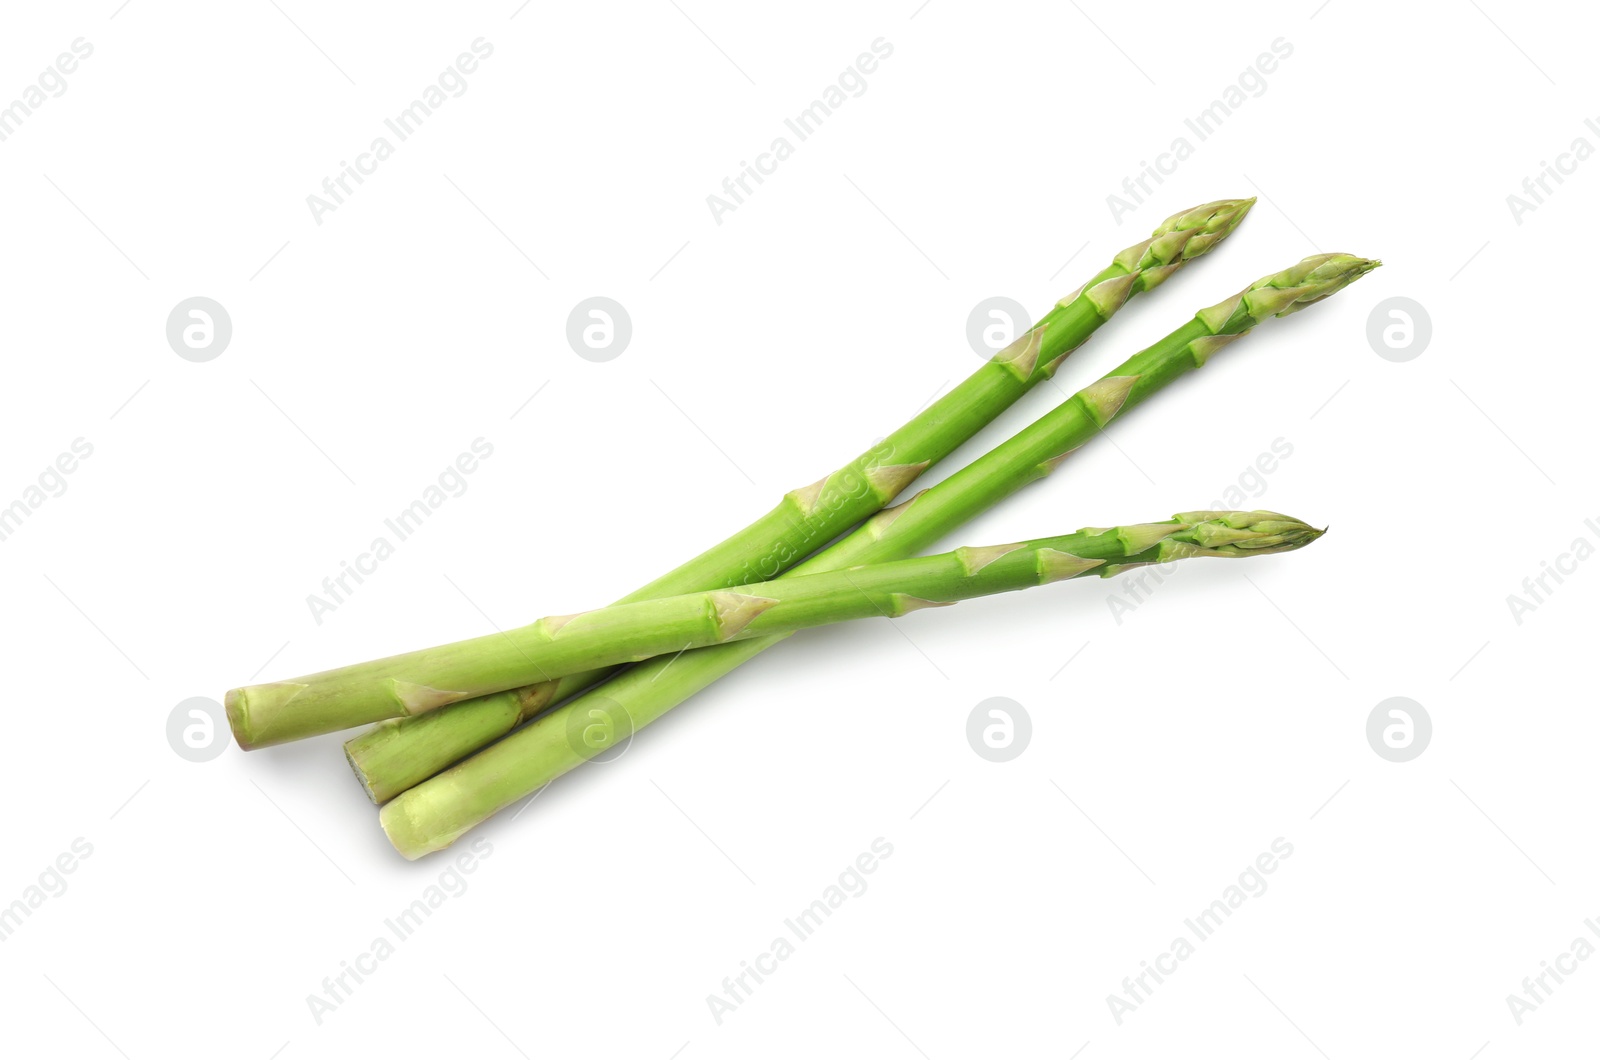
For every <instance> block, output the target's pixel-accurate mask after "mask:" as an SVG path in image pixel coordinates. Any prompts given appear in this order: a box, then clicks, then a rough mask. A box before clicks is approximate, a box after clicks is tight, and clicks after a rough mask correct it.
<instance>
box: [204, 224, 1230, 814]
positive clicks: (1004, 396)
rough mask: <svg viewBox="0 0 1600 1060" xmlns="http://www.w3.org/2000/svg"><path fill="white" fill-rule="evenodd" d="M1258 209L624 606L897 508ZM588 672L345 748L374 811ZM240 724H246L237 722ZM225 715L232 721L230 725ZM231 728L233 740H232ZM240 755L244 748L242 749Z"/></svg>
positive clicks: (1151, 255)
mask: <svg viewBox="0 0 1600 1060" xmlns="http://www.w3.org/2000/svg"><path fill="white" fill-rule="evenodd" d="M1254 204H1255V200H1254V199H1234V200H1223V201H1220V202H1213V203H1207V204H1205V205H1203V206H1197V207H1195V208H1194V209H1191V210H1185V211H1183V212H1182V213H1178V214H1175V215H1173V216H1172V217H1170V218H1168V219H1167V220H1166V221H1164V222H1162V224H1161V225H1160V226H1159V227H1157V229H1156V230H1155V232H1154V233H1153V234H1152V236H1151V238H1150V239H1148V240H1146V241H1144V242H1142V243H1138V244H1135V245H1134V246H1131V247H1128V248H1127V249H1126V250H1124V251H1122V252H1121V253H1119V254H1118V255H1117V256H1116V258H1115V259H1114V260H1113V261H1112V263H1111V265H1109V266H1108V267H1107V268H1105V269H1104V270H1102V271H1101V272H1100V273H1098V274H1097V275H1095V276H1094V277H1093V278H1092V279H1090V280H1089V282H1088V283H1087V284H1085V285H1084V286H1083V287H1082V288H1080V289H1079V290H1078V291H1077V292H1075V293H1074V294H1072V295H1069V296H1068V297H1066V298H1063V299H1062V300H1061V302H1060V303H1059V304H1058V305H1057V306H1056V307H1054V308H1053V309H1051V310H1050V312H1049V313H1047V314H1046V315H1045V316H1044V317H1042V318H1041V319H1040V320H1039V321H1038V323H1036V324H1035V325H1034V326H1033V327H1032V328H1031V329H1030V330H1029V331H1028V332H1027V334H1025V335H1023V336H1022V337H1021V338H1019V339H1018V340H1017V341H1016V342H1015V343H1013V344H1012V345H1011V346H1009V347H1008V348H1006V349H1005V350H1002V351H1001V352H1000V353H999V354H997V355H996V356H995V358H994V359H993V360H992V361H990V362H989V363H988V364H986V365H984V367H982V368H980V369H979V370H978V371H977V372H976V373H974V375H973V376H972V377H971V378H969V379H968V380H967V381H966V382H964V383H962V384H961V385H960V386H958V387H957V388H955V389H954V390H952V391H951V392H950V393H949V394H947V395H946V396H945V397H943V398H941V399H940V400H939V401H937V402H935V403H934V404H933V405H932V406H930V407H929V408H928V409H927V410H925V411H924V412H922V413H921V414H920V415H918V416H917V417H916V418H915V419H913V420H912V421H911V422H909V423H907V424H906V425H905V426H904V427H902V428H900V429H899V430H898V431H896V432H895V433H894V434H892V435H890V436H889V437H888V438H886V439H885V440H884V442H883V443H882V444H881V445H880V446H878V447H877V448H875V449H874V450H873V451H871V452H870V453H867V454H863V456H861V457H860V458H858V459H857V460H856V461H854V462H853V463H851V464H849V465H846V466H845V467H844V468H842V469H840V470H839V471H836V472H834V474H832V475H830V476H828V477H827V478H825V479H823V480H822V481H820V482H818V483H817V484H816V485H814V486H810V487H807V488H806V489H803V490H797V491H795V492H794V493H791V494H789V495H788V496H786V497H785V498H784V499H783V501H782V503H780V504H779V506H778V507H777V508H776V509H774V511H773V512H772V513H769V514H768V515H767V516H765V517H764V518H763V519H761V520H758V521H757V523H755V524H752V525H751V527H749V528H747V529H746V530H744V531H741V532H740V533H739V534H736V535H735V536H734V537H732V538H729V539H728V541H725V542H723V543H722V544H721V545H718V546H716V547H715V548H713V549H712V550H711V551H709V552H707V553H704V554H702V555H701V556H699V557H697V558H696V559H694V560H692V561H690V562H689V563H688V564H685V565H684V566H682V567H679V568H678V569H677V570H675V571H673V572H671V573H670V574H667V575H665V576H663V577H661V578H658V579H656V580H655V581H654V582H651V583H650V584H649V585H646V586H644V587H643V588H641V589H640V590H638V591H637V592H635V593H633V594H631V595H630V596H627V597H624V598H623V600H622V601H620V602H624V603H626V602H633V601H637V600H645V599H652V598H655V597H659V596H665V595H675V594H678V593H686V592H695V591H699V590H704V589H714V588H723V587H726V586H730V585H736V584H739V583H741V582H752V581H760V580H762V579H766V578H771V577H774V576H775V575H776V574H778V573H779V572H780V571H782V570H784V569H785V568H787V567H789V566H792V565H793V564H794V563H796V562H797V561H799V560H800V559H801V558H802V557H804V556H805V555H806V554H808V553H810V552H812V551H814V550H815V549H816V548H817V547H819V546H820V545H822V544H823V543H825V542H827V541H829V540H831V539H832V538H833V537H836V536H837V535H838V534H839V533H841V532H843V531H844V530H846V529H848V528H849V527H850V526H853V525H855V524H856V523H857V522H859V521H860V520H861V519H864V518H866V517H867V516H868V515H870V514H872V513H873V512H874V511H877V510H878V509H880V508H881V507H882V506H883V505H884V504H887V503H888V502H889V501H890V500H892V499H893V497H894V495H895V494H897V493H898V492H899V491H900V489H901V488H903V486H904V485H905V484H906V483H907V482H909V481H910V479H911V478H912V477H914V476H915V474H916V473H917V472H919V471H920V470H922V469H923V468H925V467H927V466H928V465H930V464H932V463H935V462H937V461H938V460H940V459H942V458H943V457H944V456H946V455H948V454H949V453H950V452H951V451H953V450H954V449H955V447H956V446H958V445H960V444H961V443H962V442H965V441H966V440H967V439H968V438H970V437H971V436H972V435H973V434H975V433H976V432H977V431H978V429H979V428H981V427H983V426H984V425H985V424H987V423H988V422H989V421H990V420H992V419H993V418H994V417H995V416H997V415H999V413H1000V412H1002V411H1004V410H1005V409H1006V408H1008V407H1009V406H1010V405H1011V404H1012V403H1013V402H1015V401H1016V400H1017V398H1019V397H1020V396H1021V395H1022V394H1023V393H1025V392H1026V391H1027V390H1028V389H1029V388H1030V387H1032V386H1034V385H1036V384H1037V383H1039V382H1041V381H1043V380H1044V379H1046V378H1049V377H1050V375H1052V374H1053V373H1054V372H1055V370H1056V368H1057V367H1058V366H1059V365H1060V363H1061V361H1062V359H1063V358H1064V357H1065V356H1066V355H1067V354H1068V353H1070V352H1071V351H1072V350H1073V349H1075V348H1077V346H1079V345H1080V344H1081V343H1083V342H1084V341H1085V340H1086V339H1087V338H1088V337H1089V336H1090V335H1091V334H1092V333H1093V332H1094V330H1095V329H1096V328H1098V327H1099V326H1100V324H1102V323H1103V322H1104V321H1105V320H1106V319H1108V318H1109V317H1110V316H1111V314H1112V313H1114V312H1115V311H1116V310H1117V308H1118V307H1120V306H1121V305H1122V304H1123V302H1124V300H1125V299H1126V298H1128V297H1131V296H1132V295H1134V294H1138V293H1140V292H1142V291H1148V290H1150V289H1152V288H1154V287H1156V286H1157V285H1159V284H1160V283H1161V282H1162V281H1164V280H1165V279H1166V278H1167V277H1168V276H1170V275H1171V274H1172V273H1173V272H1174V271H1176V270H1177V269H1178V268H1179V267H1180V266H1182V265H1183V264H1184V263H1185V262H1187V261H1190V260H1192V259H1194V258H1196V257H1199V256H1200V255H1202V254H1204V253H1206V252H1207V251H1209V250H1210V249H1211V248H1212V247H1214V246H1216V245H1217V244H1218V243H1219V242H1221V241H1222V240H1223V239H1225V238H1227V236H1228V235H1229V234H1230V233H1231V232H1232V231H1233V230H1234V228H1236V227H1237V226H1238V224H1239V222H1240V221H1241V220H1243V219H1244V216H1245V215H1246V214H1247V213H1248V212H1249V210H1250V207H1251V206H1253V205H1254ZM609 672H610V671H606V670H596V671H591V672H588V673H583V674H577V675H574V676H571V677H567V678H565V679H563V680H561V681H559V682H556V683H543V684H540V685H537V686H530V687H526V688H522V689H518V690H516V691H515V692H510V693H500V694H496V695H491V696H483V697H480V698H478V699H475V700H470V701H467V702H462V703H457V704H454V705H452V706H447V707H443V708H441V709H437V710H429V711H426V712H424V713H422V714H416V715H410V716H405V717H395V718H393V719H392V720H390V721H386V722H383V723H381V724H379V725H377V726H376V727H374V728H373V729H371V730H369V731H368V732H366V733H363V734H361V735H359V736H357V737H355V738H353V739H351V740H350V741H349V742H347V743H346V744H345V753H346V755H347V756H348V758H349V760H350V765H351V767H352V769H354V771H355V773H356V776H357V777H358V778H360V780H361V782H362V785H363V786H364V787H365V788H366V790H367V793H368V795H370V796H371V797H372V798H373V800H374V801H375V802H379V803H381V802H384V801H386V800H388V799H389V798H392V797H393V796H395V795H397V794H399V793H400V792H402V791H404V790H406V789H407V788H409V787H411V786H412V785H413V784H417V783H420V782H421V781H422V780H425V779H426V778H428V777H430V776H432V775H434V774H435V773H437V772H438V771H439V770H441V769H443V768H445V767H446V766H448V765H450V764H451V763H452V762H455V761H458V760H459V759H461V758H462V757H464V756H466V755H468V754H470V753H471V752H473V751H475V750H477V749H478V748H480V747H482V746H484V745H486V744H488V743H490V742H491V741H493V740H495V739H498V738H499V737H501V736H503V735H505V734H506V733H508V732H510V731H511V730H512V729H513V728H514V727H516V725H518V724H519V723H520V722H522V721H523V720H526V719H527V718H529V717H532V716H533V715H534V714H536V713H538V712H539V711H540V710H542V709H544V708H545V707H547V706H549V705H550V704H552V703H555V702H559V701H560V700H562V699H565V698H567V697H569V696H571V695H574V694H576V693H577V692H580V691H582V690H583V689H585V688H588V687H590V686H592V685H594V684H596V683H598V682H599V681H601V680H602V679H604V678H605V677H606V676H608V675H609ZM238 713H239V714H240V715H241V716H242V715H243V714H244V710H243V708H242V707H241V709H240V710H239V711H238ZM231 716H232V712H230V717H231ZM238 729H239V726H238V725H236V726H235V735H236V736H237V735H239V731H238ZM240 742H241V746H248V744H247V743H246V737H241V741H240Z"/></svg>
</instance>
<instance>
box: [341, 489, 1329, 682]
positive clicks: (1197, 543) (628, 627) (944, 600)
mask: <svg viewBox="0 0 1600 1060" xmlns="http://www.w3.org/2000/svg"><path fill="white" fill-rule="evenodd" d="M1256 516H1257V517H1258V518H1256V520H1255V522H1254V523H1253V524H1251V526H1250V528H1249V529H1248V530H1229V529H1227V528H1226V527H1221V528H1219V525H1218V524H1219V523H1220V520H1217V519H1215V518H1212V516H1211V515H1210V513H1202V514H1201V515H1196V516H1193V517H1185V516H1178V517H1176V519H1180V520H1181V519H1185V518H1188V519H1189V521H1188V522H1176V521H1175V522H1167V523H1152V524H1150V525H1147V526H1146V525H1140V526H1129V527H1122V528H1120V529H1119V530H1118V531H1116V533H1117V534H1118V536H1119V537H1120V538H1121V539H1122V540H1123V542H1124V544H1127V545H1130V551H1133V552H1140V553H1141V554H1142V551H1143V550H1141V549H1138V548H1131V545H1132V544H1133V543H1142V542H1143V541H1144V540H1145V539H1146V538H1150V537H1154V538H1155V539H1156V540H1157V541H1158V542H1160V544H1161V545H1162V549H1161V554H1162V559H1163V560H1166V559H1175V558H1179V557H1180V556H1182V555H1184V554H1186V553H1184V552H1183V549H1184V548H1186V547H1194V548H1199V549H1201V550H1202V552H1204V553H1205V554H1210V555H1229V556H1234V555H1241V554H1245V553H1247V552H1251V551H1262V550H1266V551H1282V550H1286V549H1290V548H1298V547H1300V546H1301V545H1302V544H1304V543H1306V542H1307V541H1309V540H1311V539H1312V538H1314V537H1315V536H1316V535H1317V533H1318V532H1317V531H1314V530H1312V529H1311V528H1310V527H1306V526H1303V525H1302V524H1300V523H1296V522H1294V521H1292V520H1282V519H1279V520H1277V521H1276V522H1265V521H1264V520H1263V519H1261V518H1259V517H1260V516H1261V513H1256ZM1205 520H1210V521H1205ZM1308 535H1309V536H1308ZM1088 536H1090V535H1089V534H1088V533H1086V532H1084V531H1079V533H1078V534H1076V535H1071V536H1067V537H1051V538H1042V539H1040V540H1038V541H1026V542H1022V543H1020V544H1010V545H992V546H988V547H986V548H965V549H959V550H957V551H955V552H948V553H945V554H944V555H941V556H923V557H919V558H916V559H902V560H898V561H894V562H889V563H874V564H868V565H866V566H858V567H850V568H848V569H846V570H836V571H824V572H820V573H817V574H812V575H808V576H806V577H803V578H784V579H781V580H779V581H771V582H757V583H755V584H752V585H740V586H735V587H733V588H731V589H713V590H711V591H709V592H703V593H688V594H685V595H682V596H663V597H660V598H658V599H655V600H641V601H639V602H637V603H631V604H613V605H612V606H610V607H602V608H600V609H599V610H596V611H585V612H583V613H581V614H576V615H556V616H552V617H549V618H541V619H540V620H539V621H537V622H535V623H533V624H532V625H528V626H524V627H522V628H521V629H513V630H508V631H505V632H500V633H494V634H491V635H489V636H485V637H476V638H474V639H472V640H466V641H459V642H457V643H455V644H447V645H444V646H442V647H438V648H428V649H425V650H423V651H418V652H411V653H409V654H407V655H398V656H395V657H393V658H389V659H379V660H376V661H374V662H369V663H361V664H359V665H357V666H348V667H345V668H344V669H342V670H339V671H330V673H328V674H325V675H322V679H321V680H320V681H319V684H320V685H322V686H323V687H325V688H327V689H329V691H330V694H331V695H333V696H335V697H336V696H337V695H338V690H339V689H341V688H344V687H350V686H359V685H361V684H362V683H365V682H369V681H371V680H372V679H373V678H372V676H371V675H373V674H386V675H388V676H387V677H385V678H383V680H387V681H393V682H396V683H399V684H402V685H408V686H411V687H428V686H432V685H447V686H449V687H451V688H461V689H467V690H470V691H471V692H479V693H485V694H492V693H494V692H496V691H499V690H501V689H503V688H504V687H506V686H513V687H515V686H521V685H526V684H529V683H531V681H530V678H532V677H534V676H538V677H541V678H543V679H544V680H554V679H555V678H558V677H565V676H566V675H568V674H573V673H581V672H583V671H585V670H594V669H600V668H602V667H609V666H620V665H622V664H624V663H629V662H638V661H641V660H644V659H649V658H653V657H655V656H657V655H671V654H674V653H676V652H680V651H683V650H685V649H688V648H703V647H709V646H710V645H713V644H725V643H727V642H729V641H735V640H746V639H748V638H750V637H760V636H770V635H773V634H786V633H792V632H794V631H796V630H800V629H806V628H809V627H811V626H820V625H827V624H831V623H834V622H847V621H850V620H851V619H857V618H873V617H878V616H883V617H889V618H899V617H900V616H902V615H905V614H907V613H909V612H912V611H916V610H919V609H921V608H924V607H940V606H943V605H945V604H953V603H955V602H956V601H958V600H967V599H970V598H972V597H974V596H989V595H991V594H993V593H1008V592H1013V591H1015V590H1017V589H1025V588H1028V587H1029V586H1033V585H1044V584H1048V583H1049V582H1052V581H1059V580H1060V579H1062V578H1066V577H1073V576H1076V575H1077V574H1081V573H1083V571H1085V570H1087V569H1088V568H1089V567H1098V566H1101V565H1102V564H1103V563H1104V562H1105V560H1104V559H1101V558H1093V557H1094V554H1093V553H1090V554H1085V553H1083V552H1081V551H1077V550H1080V549H1081V547H1082V546H1083V539H1084V538H1086V537H1088ZM1207 550H1208V551H1207ZM1197 554H1198V553H1197Z"/></svg>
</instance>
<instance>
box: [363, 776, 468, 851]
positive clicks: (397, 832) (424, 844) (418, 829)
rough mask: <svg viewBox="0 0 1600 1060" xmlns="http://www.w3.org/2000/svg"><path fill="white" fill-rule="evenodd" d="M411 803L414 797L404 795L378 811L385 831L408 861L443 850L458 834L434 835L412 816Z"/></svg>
mask: <svg viewBox="0 0 1600 1060" xmlns="http://www.w3.org/2000/svg"><path fill="white" fill-rule="evenodd" d="M407 794H409V792H408V793H407ZM410 806H411V800H410V799H408V798H406V796H405V795H401V796H400V797H398V798H395V799H391V800H390V801H389V802H387V803H385V804H384V806H383V808H382V809H380V810H379V811H378V824H379V825H381V826H382V827H383V834H384V835H386V836H388V837H389V842H390V843H392V844H393V845H394V848H395V849H396V850H398V851H399V852H400V856H401V857H403V858H405V859H406V860H407V861H416V860H417V859H418V858H420V857H424V856H425V855H428V854H432V853H433V852H434V851H436V850H443V849H444V848H445V847H447V846H449V845H450V844H451V843H454V842H455V841H456V839H457V838H458V837H459V833H458V834H457V835H452V836H447V837H440V836H437V835H435V834H433V833H432V831H430V830H429V829H428V828H427V827H426V826H425V825H424V824H423V823H422V822H421V821H419V820H417V819H416V818H415V817H413V816H412V814H411V812H410Z"/></svg>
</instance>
